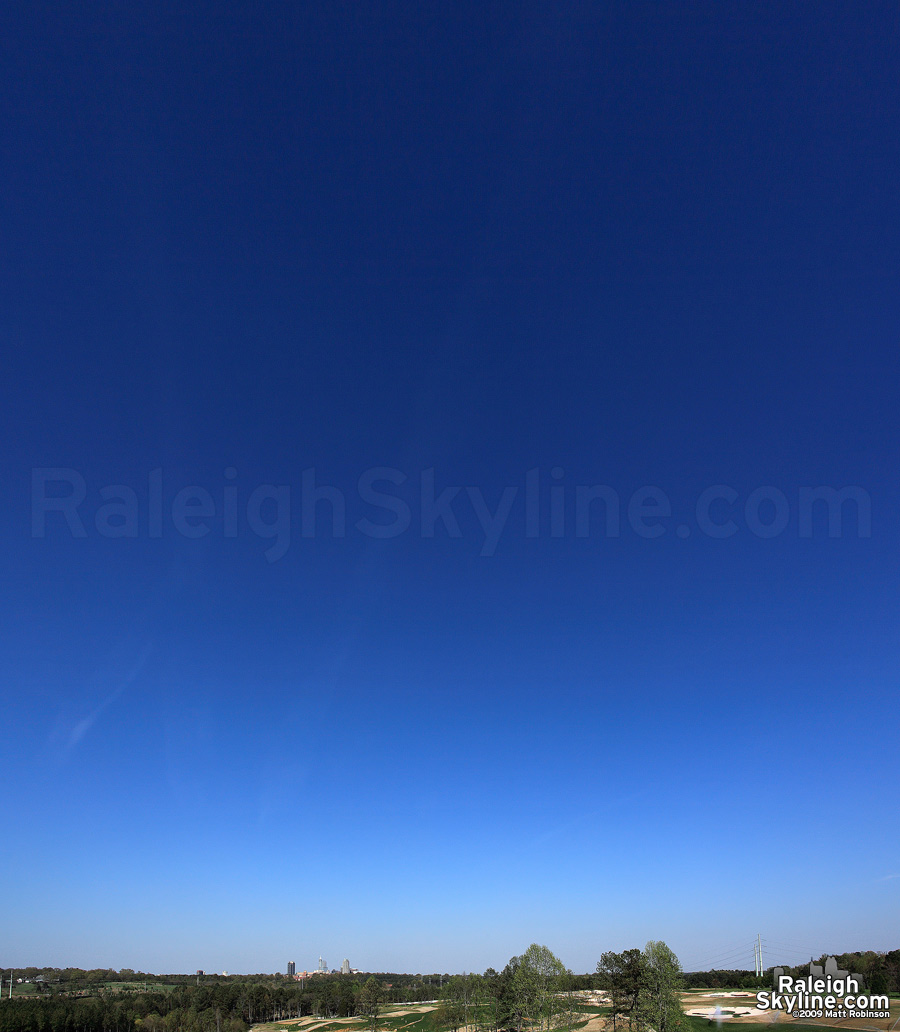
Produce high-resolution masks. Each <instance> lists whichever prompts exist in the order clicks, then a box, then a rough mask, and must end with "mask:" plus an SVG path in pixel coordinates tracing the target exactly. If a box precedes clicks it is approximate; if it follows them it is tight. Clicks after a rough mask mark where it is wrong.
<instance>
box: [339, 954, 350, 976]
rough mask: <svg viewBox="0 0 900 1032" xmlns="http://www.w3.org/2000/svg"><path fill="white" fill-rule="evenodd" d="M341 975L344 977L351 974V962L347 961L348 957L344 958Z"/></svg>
mask: <svg viewBox="0 0 900 1032" xmlns="http://www.w3.org/2000/svg"><path fill="white" fill-rule="evenodd" d="M341 974H342V975H349V974H350V961H349V960H347V958H346V957H345V958H344V963H343V964H341Z"/></svg>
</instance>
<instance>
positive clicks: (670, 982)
mask: <svg viewBox="0 0 900 1032" xmlns="http://www.w3.org/2000/svg"><path fill="white" fill-rule="evenodd" d="M643 956H644V978H645V983H646V984H645V997H646V1011H647V1012H648V1017H649V1020H650V1023H651V1024H652V1025H653V1027H654V1028H655V1029H656V1032H676V1030H677V1029H679V1028H681V1027H682V1026H683V1025H684V1011H683V1010H682V1008H681V998H680V996H679V993H680V991H681V989H682V977H681V964H680V963H679V961H678V958H677V957H676V956H675V954H674V953H673V952H672V951H671V950H670V949H669V947H668V946H667V945H666V944H665V943H664V942H653V941H652V940H651V941H650V942H648V943H647V945H646V946H645V947H644V954H643Z"/></svg>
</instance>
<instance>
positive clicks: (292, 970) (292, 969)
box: [288, 960, 297, 978]
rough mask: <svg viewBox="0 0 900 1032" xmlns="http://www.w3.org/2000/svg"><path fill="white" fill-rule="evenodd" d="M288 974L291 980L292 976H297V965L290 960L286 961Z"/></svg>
mask: <svg viewBox="0 0 900 1032" xmlns="http://www.w3.org/2000/svg"><path fill="white" fill-rule="evenodd" d="M288 974H289V975H290V976H291V978H293V977H294V975H296V974H297V965H296V964H295V963H294V962H293V961H292V960H289V961H288Z"/></svg>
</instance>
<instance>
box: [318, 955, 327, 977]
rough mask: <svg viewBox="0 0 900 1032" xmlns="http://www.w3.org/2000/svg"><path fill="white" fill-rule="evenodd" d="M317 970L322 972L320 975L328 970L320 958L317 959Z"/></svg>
mask: <svg viewBox="0 0 900 1032" xmlns="http://www.w3.org/2000/svg"><path fill="white" fill-rule="evenodd" d="M319 970H320V971H321V972H322V974H325V972H326V971H327V970H328V965H327V964H326V963H325V961H324V960H322V958H321V957H319Z"/></svg>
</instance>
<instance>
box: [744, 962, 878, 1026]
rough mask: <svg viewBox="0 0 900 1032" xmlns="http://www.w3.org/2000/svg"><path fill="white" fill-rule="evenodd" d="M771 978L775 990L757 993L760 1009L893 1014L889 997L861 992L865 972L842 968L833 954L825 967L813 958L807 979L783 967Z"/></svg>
mask: <svg viewBox="0 0 900 1032" xmlns="http://www.w3.org/2000/svg"><path fill="white" fill-rule="evenodd" d="M772 977H773V981H774V984H775V988H774V990H771V989H764V990H762V991H761V992H758V993H757V994H756V1006H757V1007H758V1008H759V1010H763V1011H766V1010H771V1011H772V1012H773V1013H774V1012H777V1011H785V1012H786V1013H788V1014H790V1016H791V1017H792V1018H838V1019H845V1018H888V1017H890V1014H891V1011H890V1000H889V999H888V998H887V996H884V995H877V994H871V995H867V994H866V993H863V992H861V991H860V990H861V989H862V988H863V985H864V979H863V977H862V975H859V974H855V973H854V974H850V972H849V971H843V970H841V969H840V968H839V967H838V966H837V961H836V960H835V959H834V957H828V958H827V959H826V961H825V966H824V968H823V967H822V966H821V965H819V964H813V963H812V961H810V964H809V975H807V976H806V977H805V978H802V977H801V978H794V977H793V976H792V975H786V974H785V973H784V968H775V969H774V970H773V972H772Z"/></svg>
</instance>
